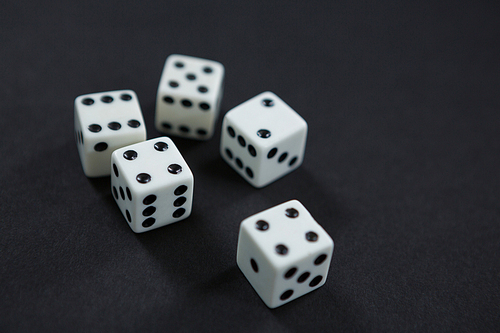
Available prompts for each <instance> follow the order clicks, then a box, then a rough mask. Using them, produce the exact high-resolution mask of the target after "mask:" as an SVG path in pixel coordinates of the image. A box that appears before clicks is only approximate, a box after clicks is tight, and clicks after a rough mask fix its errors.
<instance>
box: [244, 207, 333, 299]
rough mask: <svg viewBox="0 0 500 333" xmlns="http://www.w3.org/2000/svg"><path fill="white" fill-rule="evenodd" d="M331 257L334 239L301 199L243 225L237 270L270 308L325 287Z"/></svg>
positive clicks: (262, 213)
mask: <svg viewBox="0 0 500 333" xmlns="http://www.w3.org/2000/svg"><path fill="white" fill-rule="evenodd" d="M332 255H333V241H332V239H331V238H330V236H329V235H328V234H327V233H326V231H325V230H324V229H323V228H322V227H321V226H320V225H319V224H318V223H317V222H316V221H315V220H314V218H313V217H312V216H311V214H310V213H309V212H308V211H307V209H306V208H305V207H304V206H303V205H302V204H301V203H300V202H299V201H297V200H291V201H288V202H285V203H283V204H280V205H278V206H275V207H272V208H270V209H267V210H265V211H262V212H260V213H258V214H255V215H253V216H250V217H249V218H247V219H245V220H243V222H241V225H240V232H239V238H238V251H237V259H236V261H237V264H238V267H239V268H240V269H241V271H242V272H243V274H244V275H245V277H246V278H247V280H248V281H249V282H250V284H251V285H252V287H253V288H254V289H255V291H256V292H257V294H259V296H260V298H261V299H262V300H263V301H264V303H265V304H266V305H267V306H268V307H270V308H276V307H278V306H281V305H283V304H285V303H288V302H290V301H292V300H294V299H296V298H298V297H300V296H302V295H305V294H307V293H309V292H311V291H313V290H316V289H317V288H319V287H321V286H322V285H323V284H324V283H325V281H326V278H327V275H328V269H329V267H330V261H331V259H332Z"/></svg>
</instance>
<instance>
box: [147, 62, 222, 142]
mask: <svg viewBox="0 0 500 333" xmlns="http://www.w3.org/2000/svg"><path fill="white" fill-rule="evenodd" d="M223 84H224V66H223V65H222V64H221V63H219V62H217V61H213V60H207V59H201V58H195V57H190V56H185V55H180V54H172V55H170V56H169V57H168V58H167V60H166V62H165V66H164V68H163V73H162V75H161V78H160V84H159V86H158V93H157V97H156V114H155V126H156V129H157V130H158V131H159V132H162V133H165V134H167V135H169V136H170V135H175V136H181V137H184V138H191V139H197V140H207V139H210V138H211V137H212V135H213V131H214V126H215V123H216V121H217V117H218V115H219V110H220V103H221V99H222V95H223V90H224V87H223Z"/></svg>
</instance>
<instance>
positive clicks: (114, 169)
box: [113, 163, 119, 177]
mask: <svg viewBox="0 0 500 333" xmlns="http://www.w3.org/2000/svg"><path fill="white" fill-rule="evenodd" d="M113 172H114V173H115V176H116V177H119V173H118V167H117V166H116V164H114V163H113Z"/></svg>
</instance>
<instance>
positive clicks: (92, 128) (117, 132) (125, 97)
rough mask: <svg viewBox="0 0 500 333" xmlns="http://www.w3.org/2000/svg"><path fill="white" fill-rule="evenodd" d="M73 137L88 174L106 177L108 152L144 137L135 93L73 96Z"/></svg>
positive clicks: (84, 169) (130, 91)
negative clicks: (74, 97)
mask: <svg viewBox="0 0 500 333" xmlns="http://www.w3.org/2000/svg"><path fill="white" fill-rule="evenodd" d="M74 121H75V139H76V142H77V147H78V153H79V155H80V160H81V163H82V167H83V171H84V173H85V175H86V176H87V177H102V176H109V175H110V173H111V169H110V167H109V163H110V160H111V153H112V152H113V151H114V150H115V149H118V148H121V147H124V146H127V145H130V144H133V143H137V142H141V141H144V140H146V127H145V125H144V119H143V116H142V112H141V107H140V105H139V101H138V99H137V95H136V94H135V92H133V91H132V90H116V91H108V92H102V93H94V94H87V95H82V96H79V97H77V98H76V99H75V110H74Z"/></svg>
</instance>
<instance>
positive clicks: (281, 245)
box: [276, 244, 288, 255]
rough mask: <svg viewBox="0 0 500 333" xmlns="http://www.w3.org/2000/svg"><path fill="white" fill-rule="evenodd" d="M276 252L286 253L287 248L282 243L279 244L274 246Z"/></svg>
mask: <svg viewBox="0 0 500 333" xmlns="http://www.w3.org/2000/svg"><path fill="white" fill-rule="evenodd" d="M276 253H278V254H281V255H285V254H287V253H288V248H287V247H286V246H285V245H283V244H279V245H277V246H276Z"/></svg>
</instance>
